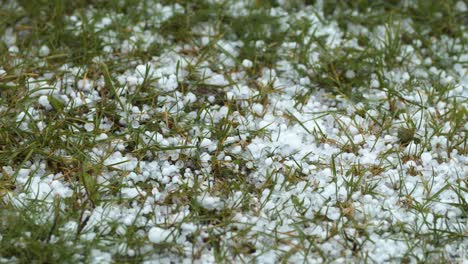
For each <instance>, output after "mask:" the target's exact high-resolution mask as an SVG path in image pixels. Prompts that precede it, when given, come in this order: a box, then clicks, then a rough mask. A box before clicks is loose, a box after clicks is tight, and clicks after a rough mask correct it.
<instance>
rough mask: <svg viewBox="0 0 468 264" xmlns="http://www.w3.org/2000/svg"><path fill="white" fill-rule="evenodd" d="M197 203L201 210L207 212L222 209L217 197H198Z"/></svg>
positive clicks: (221, 203) (206, 195)
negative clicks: (203, 209)
mask: <svg viewBox="0 0 468 264" xmlns="http://www.w3.org/2000/svg"><path fill="white" fill-rule="evenodd" d="M197 201H198V202H199V203H200V205H201V206H203V208H205V209H208V210H215V209H221V208H222V207H223V202H222V201H221V199H220V198H219V197H213V196H209V195H208V194H205V195H201V196H198V197H197Z"/></svg>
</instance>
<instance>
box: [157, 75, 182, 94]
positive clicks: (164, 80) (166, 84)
mask: <svg viewBox="0 0 468 264" xmlns="http://www.w3.org/2000/svg"><path fill="white" fill-rule="evenodd" d="M157 83H158V88H160V89H161V90H163V91H165V92H170V91H173V90H175V89H176V88H177V87H178V86H179V84H178V82H177V77H176V76H175V74H171V75H169V76H163V77H161V78H160V79H158V81H157Z"/></svg>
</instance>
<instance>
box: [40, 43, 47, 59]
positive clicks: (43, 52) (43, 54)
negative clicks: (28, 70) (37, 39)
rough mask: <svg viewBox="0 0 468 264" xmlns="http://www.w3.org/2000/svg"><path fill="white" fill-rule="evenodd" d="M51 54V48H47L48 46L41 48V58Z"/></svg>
mask: <svg viewBox="0 0 468 264" xmlns="http://www.w3.org/2000/svg"><path fill="white" fill-rule="evenodd" d="M49 54H50V49H49V47H47V46H46V45H43V46H41V48H40V49H39V56H41V57H46V56H49Z"/></svg>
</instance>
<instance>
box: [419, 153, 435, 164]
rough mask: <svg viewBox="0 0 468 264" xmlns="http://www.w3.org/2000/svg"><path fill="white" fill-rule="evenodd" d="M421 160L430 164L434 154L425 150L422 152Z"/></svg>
mask: <svg viewBox="0 0 468 264" xmlns="http://www.w3.org/2000/svg"><path fill="white" fill-rule="evenodd" d="M421 161H422V162H423V163H424V164H429V163H430V162H431V161H432V155H431V153H429V152H424V153H422V154H421Z"/></svg>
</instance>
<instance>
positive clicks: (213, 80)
mask: <svg viewBox="0 0 468 264" xmlns="http://www.w3.org/2000/svg"><path fill="white" fill-rule="evenodd" d="M205 84H208V85H215V86H226V85H229V82H228V81H227V80H226V78H225V77H224V75H222V74H214V75H212V76H210V77H208V78H207V79H206V80H205Z"/></svg>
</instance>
